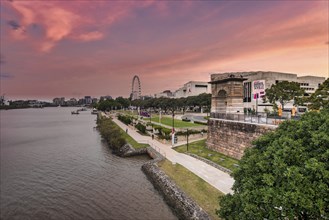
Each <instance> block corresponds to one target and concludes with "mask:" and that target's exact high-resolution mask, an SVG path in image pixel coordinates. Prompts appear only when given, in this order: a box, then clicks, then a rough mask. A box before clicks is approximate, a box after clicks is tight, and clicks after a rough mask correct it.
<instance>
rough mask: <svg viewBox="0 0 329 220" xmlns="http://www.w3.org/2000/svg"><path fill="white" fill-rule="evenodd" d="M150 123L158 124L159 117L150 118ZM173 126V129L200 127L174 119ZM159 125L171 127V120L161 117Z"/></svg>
mask: <svg viewBox="0 0 329 220" xmlns="http://www.w3.org/2000/svg"><path fill="white" fill-rule="evenodd" d="M144 120H145V121H150V119H149V118H145V119H144ZM152 121H154V122H157V123H159V117H158V116H157V117H152ZM174 123H175V124H174V126H175V128H188V127H198V126H202V125H200V124H194V123H192V122H186V121H182V120H178V119H174ZM161 124H164V125H167V126H170V127H172V118H169V117H161Z"/></svg>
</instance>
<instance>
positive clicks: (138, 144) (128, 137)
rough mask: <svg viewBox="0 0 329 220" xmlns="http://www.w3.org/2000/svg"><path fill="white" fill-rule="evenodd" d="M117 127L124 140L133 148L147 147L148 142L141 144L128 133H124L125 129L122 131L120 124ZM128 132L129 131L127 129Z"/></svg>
mask: <svg viewBox="0 0 329 220" xmlns="http://www.w3.org/2000/svg"><path fill="white" fill-rule="evenodd" d="M115 125H116V126H118V125H117V124H115ZM118 128H120V129H121V131H122V134H123V137H124V138H125V139H126V141H127V142H128V144H130V145H131V146H132V147H133V148H135V149H140V148H144V147H148V146H149V145H148V144H141V143H138V142H137V141H135V140H134V139H133V138H132V137H130V136H129V134H127V133H126V131H124V130H123V129H122V128H121V127H120V126H118ZM128 133H129V131H128Z"/></svg>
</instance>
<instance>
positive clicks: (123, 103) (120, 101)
mask: <svg viewBox="0 0 329 220" xmlns="http://www.w3.org/2000/svg"><path fill="white" fill-rule="evenodd" d="M115 101H116V102H117V103H118V104H119V105H120V106H121V107H122V108H128V107H129V105H130V101H129V99H125V98H123V97H121V96H119V97H117V98H116V99H115Z"/></svg>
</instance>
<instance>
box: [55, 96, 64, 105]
mask: <svg viewBox="0 0 329 220" xmlns="http://www.w3.org/2000/svg"><path fill="white" fill-rule="evenodd" d="M53 103H54V105H65V98H64V97H61V98H54V99H53Z"/></svg>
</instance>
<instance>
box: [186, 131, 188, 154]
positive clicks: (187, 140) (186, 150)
mask: <svg viewBox="0 0 329 220" xmlns="http://www.w3.org/2000/svg"><path fill="white" fill-rule="evenodd" d="M186 151H188V129H186Z"/></svg>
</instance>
